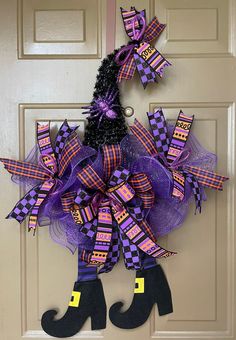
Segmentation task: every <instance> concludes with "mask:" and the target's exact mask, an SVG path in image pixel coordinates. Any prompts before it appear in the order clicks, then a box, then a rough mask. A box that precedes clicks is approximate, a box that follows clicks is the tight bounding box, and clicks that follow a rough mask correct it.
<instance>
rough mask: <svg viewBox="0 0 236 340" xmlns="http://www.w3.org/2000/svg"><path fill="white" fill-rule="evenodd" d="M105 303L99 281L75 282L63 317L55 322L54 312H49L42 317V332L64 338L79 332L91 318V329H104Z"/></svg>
mask: <svg viewBox="0 0 236 340" xmlns="http://www.w3.org/2000/svg"><path fill="white" fill-rule="evenodd" d="M106 312H107V308H106V301H105V296H104V292H103V288H102V283H101V281H100V280H99V279H96V280H93V281H84V282H75V284H74V289H73V292H72V296H71V301H70V303H69V307H68V309H67V311H66V313H65V315H64V316H63V317H62V318H61V319H59V320H55V319H54V316H55V315H56V314H57V311H55V310H49V311H47V312H45V313H44V314H43V316H42V320H41V325H42V328H43V330H44V331H45V332H46V333H47V334H49V335H51V336H54V337H57V338H66V337H70V336H73V335H75V334H76V333H78V332H79V331H80V329H81V328H82V326H83V324H84V323H85V321H86V320H87V318H88V317H91V329H92V330H97V329H104V328H106Z"/></svg>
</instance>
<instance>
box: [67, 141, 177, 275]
mask: <svg viewBox="0 0 236 340" xmlns="http://www.w3.org/2000/svg"><path fill="white" fill-rule="evenodd" d="M120 154H121V150H120V146H119V145H111V146H104V147H103V155H104V159H103V167H104V169H105V179H107V178H108V176H107V175H109V176H110V173H111V170H112V173H111V176H110V178H109V179H108V180H105V181H104V180H103V179H102V178H101V177H100V176H99V175H98V173H97V171H96V169H95V167H94V166H93V165H91V164H88V165H86V166H85V167H84V168H83V169H81V170H80V171H79V172H78V174H77V176H78V179H79V180H80V181H81V183H82V184H83V186H84V187H86V189H79V190H78V192H77V194H76V197H75V199H74V203H75V204H74V205H73V207H72V208H71V209H70V208H69V206H70V205H71V204H72V202H73V201H72V200H71V198H69V195H67V197H66V198H65V197H63V198H62V199H63V200H64V202H63V203H62V204H64V207H65V209H66V210H67V211H69V210H71V213H72V216H73V218H74V221H75V223H77V224H79V225H80V231H81V232H82V233H84V234H86V235H87V236H88V237H90V238H93V239H95V241H94V248H93V251H92V252H89V251H86V250H84V251H83V252H82V259H83V260H85V261H86V262H88V264H89V265H96V266H97V265H98V266H99V265H104V267H103V268H102V270H101V271H100V272H108V271H110V270H111V269H112V268H113V266H114V265H115V264H116V263H117V261H118V259H119V252H120V251H119V249H120V244H121V245H122V250H123V254H124V259H125V265H126V267H127V268H128V269H131V268H132V269H139V268H140V267H141V263H140V251H142V252H144V253H145V254H147V255H149V256H152V257H155V258H159V257H167V256H170V255H173V254H175V253H173V252H170V251H168V250H165V249H164V248H162V247H160V246H159V245H158V244H156V239H155V236H154V235H153V233H152V231H151V229H150V227H149V225H148V224H147V222H146V221H145V220H144V209H148V208H150V207H151V206H152V205H153V202H154V193H153V191H152V187H151V184H150V182H149V180H148V178H147V176H146V175H145V174H142V173H139V174H135V175H133V176H131V174H130V172H129V171H128V170H127V169H125V168H123V167H121V166H120V161H119V160H121V157H120ZM117 160H118V161H117ZM113 169H115V170H113ZM91 190H93V193H91ZM72 196H73V195H72ZM72 196H71V197H72ZM67 198H68V199H70V202H71V203H70V204H68V200H67Z"/></svg>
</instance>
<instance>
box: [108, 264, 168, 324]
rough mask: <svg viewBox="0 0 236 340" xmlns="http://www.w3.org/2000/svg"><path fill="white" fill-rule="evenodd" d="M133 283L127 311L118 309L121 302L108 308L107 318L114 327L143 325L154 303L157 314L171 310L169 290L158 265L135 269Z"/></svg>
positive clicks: (163, 313)
mask: <svg viewBox="0 0 236 340" xmlns="http://www.w3.org/2000/svg"><path fill="white" fill-rule="evenodd" d="M135 285H136V286H135V289H134V297H133V300H132V303H131V305H130V307H129V308H128V310H127V311H125V312H121V311H120V309H121V307H122V306H123V304H122V303H121V302H117V303H115V304H114V305H112V306H111V308H110V311H109V318H110V320H111V322H112V323H113V324H114V325H115V326H116V327H119V328H123V329H132V328H136V327H139V326H141V325H143V324H144V323H145V322H146V320H147V319H148V317H149V315H150V313H151V310H152V307H153V305H154V304H157V306H158V311H159V315H165V314H169V313H172V312H173V308H172V298H171V291H170V288H169V285H168V282H167V279H166V276H165V274H164V272H163V270H162V268H161V266H160V265H157V266H155V267H152V268H149V269H143V270H139V271H137V273H136V279H135Z"/></svg>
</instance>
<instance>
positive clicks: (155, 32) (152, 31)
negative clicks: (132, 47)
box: [143, 17, 166, 43]
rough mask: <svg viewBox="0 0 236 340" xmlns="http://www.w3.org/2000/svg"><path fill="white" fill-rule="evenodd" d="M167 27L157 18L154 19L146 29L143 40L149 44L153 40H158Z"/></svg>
mask: <svg viewBox="0 0 236 340" xmlns="http://www.w3.org/2000/svg"><path fill="white" fill-rule="evenodd" d="M165 27H166V24H161V23H160V22H159V21H158V19H157V17H154V18H153V19H152V20H151V21H150V23H149V24H148V25H147V27H146V29H145V32H144V37H143V40H144V41H146V42H148V43H149V42H151V41H152V40H154V39H157V38H158V37H159V36H160V34H161V33H162V32H163V31H164V29H165Z"/></svg>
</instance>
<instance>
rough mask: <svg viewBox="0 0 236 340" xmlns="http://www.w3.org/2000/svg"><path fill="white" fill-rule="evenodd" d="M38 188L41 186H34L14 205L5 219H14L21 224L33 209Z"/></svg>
mask: <svg viewBox="0 0 236 340" xmlns="http://www.w3.org/2000/svg"><path fill="white" fill-rule="evenodd" d="M40 187H41V185H36V186H35V187H34V188H32V189H31V190H30V191H28V192H27V193H26V194H25V196H24V197H23V198H21V199H20V200H19V201H18V202H17V203H16V205H15V206H14V208H13V209H12V211H11V212H10V213H9V214H8V216H7V217H6V218H14V219H15V220H17V221H18V222H19V223H22V222H23V221H24V219H25V218H26V216H27V215H28V214H29V213H30V212H31V210H32V209H33V207H34V205H35V203H36V201H37V198H38V192H39V190H40Z"/></svg>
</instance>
